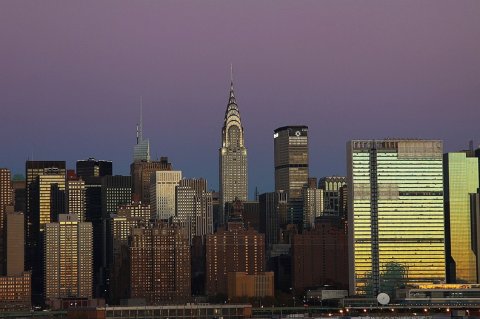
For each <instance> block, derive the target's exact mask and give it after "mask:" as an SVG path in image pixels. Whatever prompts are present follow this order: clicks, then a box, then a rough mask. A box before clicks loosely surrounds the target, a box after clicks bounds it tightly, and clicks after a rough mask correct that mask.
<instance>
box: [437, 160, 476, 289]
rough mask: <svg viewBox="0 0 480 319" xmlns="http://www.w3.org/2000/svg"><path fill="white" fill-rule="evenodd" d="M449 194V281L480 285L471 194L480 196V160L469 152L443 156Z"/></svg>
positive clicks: (447, 238)
mask: <svg viewBox="0 0 480 319" xmlns="http://www.w3.org/2000/svg"><path fill="white" fill-rule="evenodd" d="M443 177H444V194H445V224H446V240H447V243H446V248H447V251H446V254H447V281H448V282H450V283H479V281H478V279H479V278H478V274H477V269H478V267H479V265H477V258H478V253H479V252H480V251H479V248H477V242H476V241H477V239H476V238H477V236H478V235H479V234H478V233H476V231H475V228H476V223H478V220H477V219H476V218H475V216H474V215H473V214H472V211H471V207H470V194H474V193H476V192H477V190H478V188H479V181H478V158H477V157H468V156H467V154H466V153H465V152H455V153H446V154H444V155H443Z"/></svg>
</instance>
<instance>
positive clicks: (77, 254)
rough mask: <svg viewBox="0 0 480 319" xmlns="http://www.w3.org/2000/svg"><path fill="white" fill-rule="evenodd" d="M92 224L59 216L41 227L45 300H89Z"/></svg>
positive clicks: (90, 289) (71, 217) (73, 216)
mask: <svg viewBox="0 0 480 319" xmlns="http://www.w3.org/2000/svg"><path fill="white" fill-rule="evenodd" d="M92 246H93V242H92V223H88V222H81V221H80V220H79V218H78V215H75V214H61V215H59V218H58V222H55V223H49V224H46V226H45V272H44V276H45V301H46V303H47V304H52V302H54V301H55V300H59V299H60V300H61V299H64V298H87V299H91V298H92V288H93V287H92V275H93V274H92V272H93V271H92V262H93V261H92V257H93V254H92Z"/></svg>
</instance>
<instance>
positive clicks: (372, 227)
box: [347, 139, 446, 296]
mask: <svg viewBox="0 0 480 319" xmlns="http://www.w3.org/2000/svg"><path fill="white" fill-rule="evenodd" d="M442 150H443V143H442V142H441V141H437V140H400V139H398V140H397V139H387V140H354V141H350V142H348V143H347V172H348V176H347V185H349V187H348V214H349V216H348V223H349V227H348V228H349V229H348V231H349V267H350V271H349V273H350V293H351V294H360V295H361V294H363V295H371V296H376V295H377V294H378V293H380V292H387V293H393V291H394V289H395V288H398V287H401V286H402V285H405V284H408V283H412V284H413V283H415V284H420V283H444V282H445V279H446V273H445V230H444V226H445V223H444V212H443V208H444V207H443V206H444V203H443V172H442V153H443V152H442ZM351 185H352V186H353V187H351Z"/></svg>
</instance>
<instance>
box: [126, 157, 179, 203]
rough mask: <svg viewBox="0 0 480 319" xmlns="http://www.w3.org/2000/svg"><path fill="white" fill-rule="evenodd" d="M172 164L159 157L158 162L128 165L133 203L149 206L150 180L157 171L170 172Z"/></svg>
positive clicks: (139, 162)
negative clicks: (139, 202)
mask: <svg viewBox="0 0 480 319" xmlns="http://www.w3.org/2000/svg"><path fill="white" fill-rule="evenodd" d="M172 169H173V168H172V163H170V162H168V157H161V158H160V160H159V161H134V162H133V163H132V164H131V165H130V175H131V176H132V183H133V184H132V186H133V189H132V192H133V199H134V200H135V201H141V202H142V203H144V204H150V178H151V176H152V174H153V173H155V172H157V171H171V170H172Z"/></svg>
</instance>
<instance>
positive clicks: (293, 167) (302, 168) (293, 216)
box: [273, 125, 308, 227]
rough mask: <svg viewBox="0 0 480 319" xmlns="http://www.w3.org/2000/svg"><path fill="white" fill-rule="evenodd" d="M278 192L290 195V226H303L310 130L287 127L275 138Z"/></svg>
mask: <svg viewBox="0 0 480 319" xmlns="http://www.w3.org/2000/svg"><path fill="white" fill-rule="evenodd" d="M273 141H274V142H273V146H274V164H275V191H281V190H283V191H286V192H287V193H288V199H289V202H288V206H289V207H288V214H287V219H288V223H289V224H296V225H298V226H300V227H301V226H302V224H303V195H302V189H303V187H304V186H305V185H307V184H308V127H307V126H303V125H301V126H284V127H280V128H277V129H276V130H275V131H274V135H273Z"/></svg>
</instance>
